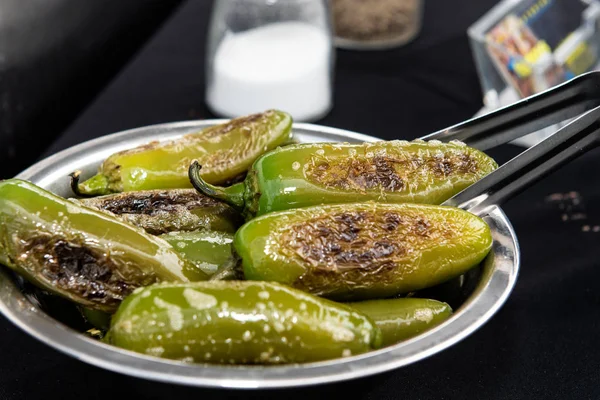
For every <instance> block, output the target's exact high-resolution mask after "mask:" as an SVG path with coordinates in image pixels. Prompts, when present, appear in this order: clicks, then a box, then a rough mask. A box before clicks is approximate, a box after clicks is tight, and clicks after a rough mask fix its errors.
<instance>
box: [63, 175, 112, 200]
mask: <svg viewBox="0 0 600 400" xmlns="http://www.w3.org/2000/svg"><path fill="white" fill-rule="evenodd" d="M69 176H70V177H71V190H73V193H75V195H77V196H79V197H94V196H98V195H103V194H106V193H107V191H108V180H107V179H106V177H105V176H104V175H100V174H98V175H94V176H92V177H91V178H90V179H88V180H87V181H85V182H83V183H79V177H80V176H81V171H75V172H71V173H70V174H69Z"/></svg>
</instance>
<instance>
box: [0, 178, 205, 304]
mask: <svg viewBox="0 0 600 400" xmlns="http://www.w3.org/2000/svg"><path fill="white" fill-rule="evenodd" d="M0 263H2V264H5V265H7V266H8V267H11V268H13V269H14V270H15V271H17V272H18V273H20V274H22V275H24V276H25V277H26V278H27V279H28V280H30V281H31V282H32V283H34V284H36V285H38V286H39V287H41V288H43V289H46V290H48V291H50V292H52V293H54V294H58V295H60V296H62V297H65V298H67V299H70V300H73V301H75V302H77V303H79V304H80V305H83V306H85V307H88V308H92V309H95V310H100V311H107V312H111V311H113V310H115V309H116V307H117V306H118V304H119V303H120V302H121V300H122V299H123V298H124V297H125V296H126V295H128V294H129V293H130V292H132V291H133V289H135V288H136V287H138V286H145V285H149V284H152V283H155V282H158V281H178V282H187V281H190V280H205V279H207V276H206V274H204V273H203V272H202V271H201V270H199V269H198V268H197V267H196V266H194V265H193V264H192V263H190V262H189V261H185V260H182V259H181V258H180V257H179V256H178V254H177V253H176V252H175V251H174V250H173V249H172V247H171V246H170V245H169V244H168V243H167V242H165V241H164V240H162V239H159V238H157V237H154V236H151V235H148V234H147V233H145V232H144V231H142V230H141V229H139V228H136V227H134V226H132V225H129V224H127V223H125V222H122V221H120V220H118V219H116V218H114V217H112V216H111V215H109V214H106V213H103V212H99V211H96V210H92V209H89V208H87V207H83V206H81V205H79V204H76V203H74V202H72V201H70V200H67V199H63V198H62V197H59V196H56V195H54V194H52V193H50V192H47V191H46V190H43V189H41V188H39V187H37V186H35V185H34V184H32V183H30V182H26V181H21V180H17V179H10V180H6V181H1V182H0Z"/></svg>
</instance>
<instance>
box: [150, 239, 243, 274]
mask: <svg viewBox="0 0 600 400" xmlns="http://www.w3.org/2000/svg"><path fill="white" fill-rule="evenodd" d="M160 237H161V238H162V239H164V240H166V241H167V242H168V243H169V244H170V245H171V246H173V248H174V249H175V250H176V251H177V252H178V253H179V254H180V256H181V257H183V258H185V259H187V260H189V261H191V262H193V263H194V264H196V266H197V267H198V268H200V269H201V270H202V271H203V272H204V273H206V274H207V275H209V276H212V275H214V274H215V273H216V272H217V271H218V270H219V267H221V266H224V265H225V264H226V263H227V262H228V261H229V260H231V259H232V257H234V255H233V245H232V242H233V235H231V234H228V233H223V232H211V231H198V232H171V233H167V234H165V235H161V236H160Z"/></svg>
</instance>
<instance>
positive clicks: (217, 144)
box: [72, 110, 292, 196]
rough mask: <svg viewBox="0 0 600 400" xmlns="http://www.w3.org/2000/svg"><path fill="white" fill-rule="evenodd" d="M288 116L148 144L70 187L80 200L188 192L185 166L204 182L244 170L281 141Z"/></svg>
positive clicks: (245, 120) (269, 114) (257, 117)
mask: <svg viewBox="0 0 600 400" xmlns="http://www.w3.org/2000/svg"><path fill="white" fill-rule="evenodd" d="M291 128H292V118H291V116H290V115H289V114H286V113H284V112H281V111H276V110H270V111H266V112H263V113H260V114H254V115H249V116H245V117H240V118H236V119H233V120H231V121H229V122H227V123H224V124H221V125H216V126H213V127H210V128H206V129H204V130H202V131H200V132H197V133H192V134H189V135H185V136H183V137H182V138H181V139H177V140H174V141H169V142H152V143H149V144H146V145H143V146H140V147H137V148H134V149H130V150H125V151H121V152H119V153H116V154H113V155H111V156H110V157H108V158H107V159H106V160H105V161H104V162H103V163H102V165H101V166H100V169H99V171H98V174H97V175H95V176H93V177H92V178H90V179H88V180H87V181H85V182H83V183H79V182H78V180H79V174H78V173H74V175H73V182H72V187H73V190H74V191H75V193H77V194H78V195H80V196H86V195H87V196H89V195H102V194H108V193H115V192H124V191H126V192H128V191H134V190H146V189H168V188H189V187H191V185H190V182H189V179H188V168H189V166H190V163H191V162H192V160H195V159H197V160H199V161H200V162H201V163H202V165H203V166H204V169H203V171H202V178H203V179H205V180H206V181H207V182H210V183H214V184H220V183H224V182H227V181H229V180H231V179H235V178H236V177H237V176H239V175H240V174H242V173H244V172H246V171H247V170H248V168H250V166H251V165H252V163H253V162H254V160H256V158H258V157H259V156H260V155H261V154H263V153H264V152H266V151H268V150H271V149H274V148H275V147H277V146H279V145H282V144H283V143H285V142H286V141H287V140H288V139H289V137H290V133H291Z"/></svg>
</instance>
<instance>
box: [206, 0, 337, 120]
mask: <svg viewBox="0 0 600 400" xmlns="http://www.w3.org/2000/svg"><path fill="white" fill-rule="evenodd" d="M207 52H208V53H207V57H206V61H207V65H206V93H205V97H206V103H207V105H208V106H209V107H210V108H211V110H212V111H213V112H215V113H216V114H219V115H223V116H226V117H230V118H233V117H237V116H241V115H247V114H251V113H254V112H260V111H264V110H267V109H272V108H276V109H280V110H282V111H286V112H288V113H290V114H291V115H292V117H293V118H294V120H295V121H312V120H315V119H319V118H320V117H322V116H324V115H325V114H326V113H327V112H328V111H329V110H330V108H331V105H332V80H333V65H334V52H333V36H332V27H331V22H330V15H329V9H328V4H327V0H322V1H321V0H216V1H215V3H214V6H213V12H212V18H211V24H210V27H209V36H208V46H207Z"/></svg>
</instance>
